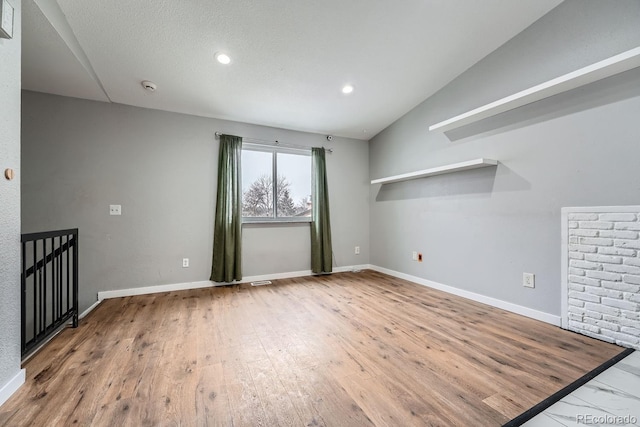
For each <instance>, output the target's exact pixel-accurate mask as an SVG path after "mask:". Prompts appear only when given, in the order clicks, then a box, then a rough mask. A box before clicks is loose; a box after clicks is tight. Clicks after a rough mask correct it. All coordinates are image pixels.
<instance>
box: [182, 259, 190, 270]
mask: <svg viewBox="0 0 640 427" xmlns="http://www.w3.org/2000/svg"><path fill="white" fill-rule="evenodd" d="M187 267H189V258H182V268H187Z"/></svg>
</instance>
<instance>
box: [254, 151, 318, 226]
mask: <svg viewBox="0 0 640 427" xmlns="http://www.w3.org/2000/svg"><path fill="white" fill-rule="evenodd" d="M242 150H243V151H244V150H247V151H261V152H266V153H271V163H272V165H271V174H272V177H273V178H272V180H271V181H272V185H273V190H272V194H273V198H274V200H273V216H272V217H263V216H261V217H249V216H242V223H243V224H274V223H277V224H282V223H311V216H300V217H296V216H287V217H278V216H277V213H278V206H277V202H278V200H277V197H276V195H277V188H276V187H277V185H278V175H277V174H278V164H277V163H278V153H282V154H295V155H300V156H308V157H311V150H310V149H308V150H305V149H301V148H287V147H278V146H270V145H264V144H252V143H243V144H242ZM243 167H244V166H243ZM311 167H312V165H311V159H309V175H311V189H310V191H311V200H312V201H313V200H314V199H315V197H314V196H315V195H314V194H313V173H312V170H311ZM243 185H244V183H243ZM242 194H243V196H242V197H243V199H244V192H243V193H242Z"/></svg>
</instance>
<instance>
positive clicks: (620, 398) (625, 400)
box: [524, 351, 640, 427]
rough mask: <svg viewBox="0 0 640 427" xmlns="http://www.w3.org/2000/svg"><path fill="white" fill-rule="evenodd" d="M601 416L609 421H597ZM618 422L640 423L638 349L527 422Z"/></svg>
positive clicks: (532, 426)
mask: <svg viewBox="0 0 640 427" xmlns="http://www.w3.org/2000/svg"><path fill="white" fill-rule="evenodd" d="M598 417H605V418H602V419H603V420H605V422H604V423H600V422H597V420H598ZM606 417H608V418H606ZM612 417H621V418H620V419H615V420H614V419H613V418H612ZM590 421H591V422H590ZM594 421H596V422H594ZM612 421H613V422H612ZM614 424H615V425H636V426H640V352H638V351H636V352H634V353H633V354H631V355H629V356H627V357H626V358H624V359H622V360H621V361H620V362H618V363H617V364H615V365H614V366H612V367H611V368H609V369H607V370H606V371H604V372H603V373H602V374H600V375H598V376H597V377H595V378H594V379H593V380H591V381H589V382H588V383H587V384H585V385H584V386H582V387H580V388H579V389H577V390H575V391H574V392H573V393H570V394H569V395H567V396H566V397H564V398H563V399H561V400H560V401H558V402H557V403H555V404H554V405H552V406H550V407H549V408H547V409H546V410H544V411H543V412H542V413H540V414H538V415H537V416H535V417H534V418H532V419H531V420H529V421H527V422H526V423H524V425H525V426H527V427H537V426H541V427H554V426H585V425H614Z"/></svg>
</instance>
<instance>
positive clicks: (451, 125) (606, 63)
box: [429, 47, 640, 132]
mask: <svg viewBox="0 0 640 427" xmlns="http://www.w3.org/2000/svg"><path fill="white" fill-rule="evenodd" d="M638 66H640V47H636V48H634V49H631V50H628V51H626V52H623V53H621V54H619V55H615V56H612V57H611V58H607V59H605V60H602V61H600V62H596V63H595V64H591V65H589V66H587V67H584V68H580V69H579V70H576V71H573V72H571V73H568V74H565V75H563V76H560V77H556V78H555V79H553V80H549V81H547V82H544V83H541V84H539V85H537V86H534V87H532V88H529V89H525V90H523V91H521V92H518V93H515V94H513V95H510V96H507V97H506V98H502V99H499V100H497V101H494V102H492V103H490V104H487V105H483V106H482V107H478V108H476V109H474V110H471V111H468V112H466V113H463V114H460V115H458V116H455V117H452V118H450V119H448V120H444V121H442V122H439V123H436V124H434V125H431V126H429V130H430V131H434V130H441V131H443V132H445V131H448V130H451V129H455V128H458V127H460V126H464V125H467V124H469V123H474V122H477V121H479V120H482V119H486V118H487V117H491V116H495V115H496V114H500V113H504V112H505V111H509V110H512V109H514V108H518V107H521V106H523V105H526V104H530V103H532V102H535V101H539V100H541V99H544V98H548V97H550V96H553V95H557V94H559V93H562V92H566V91H569V90H571V89H575V88H577V87H580V86H584V85H587V84H589V83H593V82H595V81H598V80H601V79H604V78H606V77H610V76H613V75H614V74H618V73H622V72H624V71H628V70H631V69H632V68H636V67H638Z"/></svg>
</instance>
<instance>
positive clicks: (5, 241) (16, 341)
mask: <svg viewBox="0 0 640 427" xmlns="http://www.w3.org/2000/svg"><path fill="white" fill-rule="evenodd" d="M11 4H12V5H13V7H14V10H15V12H14V29H13V39H11V40H7V39H1V38H0V100H2V101H1V102H0V220H1V222H0V389H2V388H3V387H4V386H5V385H6V384H7V382H8V381H9V380H11V379H12V378H13V377H15V376H16V374H17V373H18V372H19V371H20V175H21V170H20V84H21V83H20V54H21V46H20V41H21V25H20V24H21V18H20V17H21V14H20V11H21V2H20V0H12V1H11ZM7 168H11V169H14V170H15V172H16V177H15V178H14V179H13V181H7V180H5V178H4V170H5V169H7Z"/></svg>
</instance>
